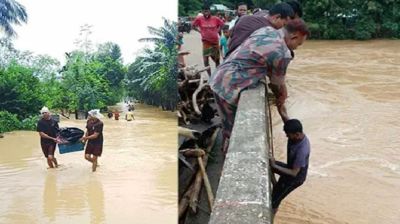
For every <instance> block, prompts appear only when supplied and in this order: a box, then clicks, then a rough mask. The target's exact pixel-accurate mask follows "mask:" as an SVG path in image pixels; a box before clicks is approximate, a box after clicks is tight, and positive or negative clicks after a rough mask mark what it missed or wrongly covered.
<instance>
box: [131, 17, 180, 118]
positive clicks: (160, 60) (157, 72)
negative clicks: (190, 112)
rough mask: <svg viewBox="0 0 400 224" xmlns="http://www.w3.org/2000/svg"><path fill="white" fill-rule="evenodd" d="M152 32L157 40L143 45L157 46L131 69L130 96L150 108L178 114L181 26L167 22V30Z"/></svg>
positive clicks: (165, 27)
mask: <svg viewBox="0 0 400 224" xmlns="http://www.w3.org/2000/svg"><path fill="white" fill-rule="evenodd" d="M149 32H150V34H152V35H153V37H151V38H143V39H141V41H150V42H153V43H154V44H155V46H154V49H149V48H146V49H144V50H143V52H142V53H141V54H140V55H139V56H138V57H137V58H136V60H135V61H134V62H133V63H132V64H131V65H130V66H129V69H128V73H127V86H128V94H129V95H130V96H133V97H134V98H136V99H139V100H141V101H144V102H145V103H147V104H151V105H156V106H162V107H163V108H164V109H168V110H174V108H175V105H176V103H177V85H176V75H177V73H178V71H177V70H178V64H177V60H176V59H177V56H178V54H177V41H176V36H177V35H178V30H177V26H176V23H175V22H170V21H168V20H166V19H164V26H163V27H161V28H159V29H156V28H154V27H149Z"/></svg>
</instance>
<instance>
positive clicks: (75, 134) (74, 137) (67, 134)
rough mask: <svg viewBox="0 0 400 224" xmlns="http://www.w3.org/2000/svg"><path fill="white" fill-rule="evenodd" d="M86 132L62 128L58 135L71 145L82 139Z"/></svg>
mask: <svg viewBox="0 0 400 224" xmlns="http://www.w3.org/2000/svg"><path fill="white" fill-rule="evenodd" d="M83 134H85V132H84V131H82V130H81V129H79V128H60V132H58V135H59V136H60V138H61V139H62V140H65V141H68V142H69V143H75V142H77V141H79V139H80V138H82V136H83Z"/></svg>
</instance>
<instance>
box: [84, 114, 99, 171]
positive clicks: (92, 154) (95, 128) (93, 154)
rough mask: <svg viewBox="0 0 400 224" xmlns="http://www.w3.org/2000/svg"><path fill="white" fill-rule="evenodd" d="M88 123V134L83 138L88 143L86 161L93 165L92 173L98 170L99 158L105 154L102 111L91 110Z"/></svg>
mask: <svg viewBox="0 0 400 224" xmlns="http://www.w3.org/2000/svg"><path fill="white" fill-rule="evenodd" d="M88 115H89V116H88V121H87V124H86V134H85V136H84V137H82V138H81V141H82V142H86V141H87V145H86V149H85V159H86V160H87V161H89V162H91V163H92V171H93V172H95V171H96V168H97V158H98V157H99V156H101V154H102V152H103V126H104V124H103V122H102V121H101V120H100V119H101V118H103V115H102V114H101V113H100V110H91V111H89V112H88Z"/></svg>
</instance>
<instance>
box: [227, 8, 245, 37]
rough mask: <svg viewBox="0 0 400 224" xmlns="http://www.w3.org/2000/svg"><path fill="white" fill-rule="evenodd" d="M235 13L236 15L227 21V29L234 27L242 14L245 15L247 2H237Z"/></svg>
mask: <svg viewBox="0 0 400 224" xmlns="http://www.w3.org/2000/svg"><path fill="white" fill-rule="evenodd" d="M236 14H237V16H236V17H235V18H234V19H233V20H232V21H231V22H230V23H229V31H231V30H232V29H233V27H235V25H236V23H237V22H238V21H239V19H240V18H241V17H242V16H244V15H247V4H246V3H244V2H239V3H238V4H237V9H236Z"/></svg>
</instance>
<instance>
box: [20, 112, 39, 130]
mask: <svg viewBox="0 0 400 224" xmlns="http://www.w3.org/2000/svg"><path fill="white" fill-rule="evenodd" d="M39 119H40V117H39V115H36V116H29V117H28V118H25V119H24V120H22V121H21V125H20V129H22V130H30V131H34V130H36V125H37V122H38V121H39Z"/></svg>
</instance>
